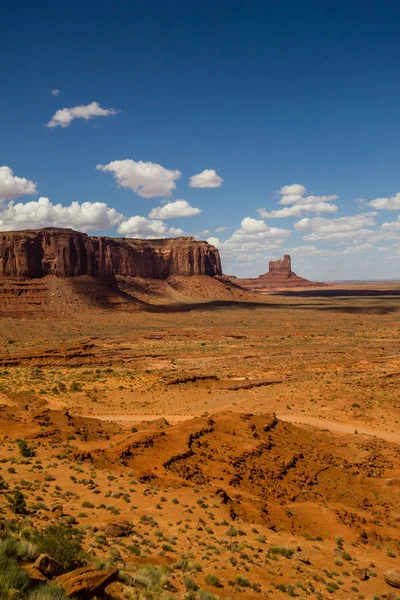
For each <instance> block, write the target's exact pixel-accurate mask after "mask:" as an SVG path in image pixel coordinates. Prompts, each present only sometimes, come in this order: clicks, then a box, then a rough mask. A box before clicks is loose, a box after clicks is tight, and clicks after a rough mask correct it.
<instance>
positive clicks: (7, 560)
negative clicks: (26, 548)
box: [0, 538, 30, 598]
mask: <svg viewBox="0 0 400 600" xmlns="http://www.w3.org/2000/svg"><path fill="white" fill-rule="evenodd" d="M17 553H18V544H17V542H16V541H15V540H13V539H12V538H5V539H4V540H3V541H2V542H1V543H0V598H8V597H9V591H10V590H13V589H14V590H18V591H20V592H25V591H26V590H27V589H28V587H29V583H30V582H29V577H28V575H27V574H26V572H25V571H24V570H23V569H21V567H19V565H18V563H17V560H16V558H17Z"/></svg>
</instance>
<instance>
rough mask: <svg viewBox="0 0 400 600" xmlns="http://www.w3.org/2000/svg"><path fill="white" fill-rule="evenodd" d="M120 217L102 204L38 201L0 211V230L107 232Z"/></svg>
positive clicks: (46, 199)
mask: <svg viewBox="0 0 400 600" xmlns="http://www.w3.org/2000/svg"><path fill="white" fill-rule="evenodd" d="M122 218H123V216H122V215H121V214H120V213H119V212H117V211H116V210H115V209H114V208H110V207H108V206H107V204H104V203H103V202H83V203H82V204H79V203H78V202H72V203H71V204H70V205H69V206H62V205H61V204H52V202H50V200H49V199H48V198H39V200H37V201H36V200H35V201H32V202H26V203H25V204H22V203H18V204H14V203H13V202H10V203H9V204H8V206H7V208H5V209H4V210H3V211H0V229H2V230H3V231H13V230H21V229H32V228H35V229H36V228H40V227H71V228H72V229H78V230H79V231H90V230H93V229H110V228H111V227H114V226H115V225H117V224H118V223H119V222H120V221H121V220H122Z"/></svg>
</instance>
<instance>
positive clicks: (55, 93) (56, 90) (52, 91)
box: [51, 88, 60, 96]
mask: <svg viewBox="0 0 400 600" xmlns="http://www.w3.org/2000/svg"><path fill="white" fill-rule="evenodd" d="M51 93H52V94H53V96H58V94H59V93H60V90H58V89H57V88H54V90H51Z"/></svg>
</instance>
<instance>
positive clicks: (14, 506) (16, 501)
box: [8, 490, 26, 515]
mask: <svg viewBox="0 0 400 600" xmlns="http://www.w3.org/2000/svg"><path fill="white" fill-rule="evenodd" d="M8 500H9V502H10V508H11V510H12V512H13V513H14V514H16V515H23V514H25V513H26V501H25V497H24V495H23V493H22V492H21V490H15V492H14V494H13V495H12V496H11V497H9V499H8Z"/></svg>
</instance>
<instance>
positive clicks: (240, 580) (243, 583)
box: [235, 575, 251, 587]
mask: <svg viewBox="0 0 400 600" xmlns="http://www.w3.org/2000/svg"><path fill="white" fill-rule="evenodd" d="M235 583H236V585H239V586H240V587H250V586H251V583H250V581H249V580H248V579H247V577H244V576H243V575H236V577H235Z"/></svg>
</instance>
